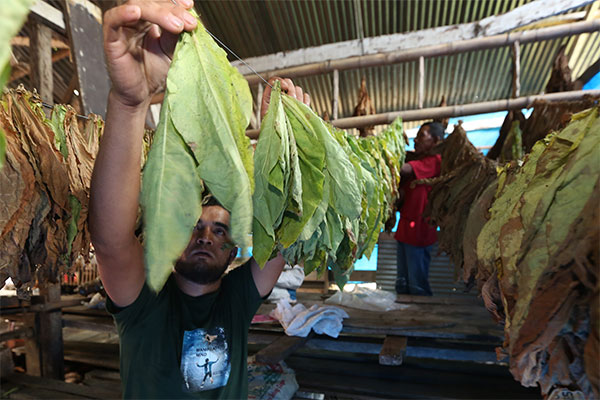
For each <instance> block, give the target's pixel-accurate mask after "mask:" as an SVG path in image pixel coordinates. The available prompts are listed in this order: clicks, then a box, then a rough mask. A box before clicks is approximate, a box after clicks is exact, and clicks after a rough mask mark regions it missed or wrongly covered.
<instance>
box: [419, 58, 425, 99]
mask: <svg viewBox="0 0 600 400" xmlns="http://www.w3.org/2000/svg"><path fill="white" fill-rule="evenodd" d="M423 97H425V57H422V56H421V57H419V108H423Z"/></svg>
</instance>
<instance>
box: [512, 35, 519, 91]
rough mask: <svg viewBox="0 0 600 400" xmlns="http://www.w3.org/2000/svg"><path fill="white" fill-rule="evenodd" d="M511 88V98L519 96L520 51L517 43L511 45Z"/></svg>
mask: <svg viewBox="0 0 600 400" xmlns="http://www.w3.org/2000/svg"><path fill="white" fill-rule="evenodd" d="M512 55H513V87H512V97H513V98H517V97H519V96H520V95H521V49H520V46H519V41H516V42H514V43H513V46H512Z"/></svg>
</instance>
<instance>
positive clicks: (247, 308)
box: [224, 261, 264, 325]
mask: <svg viewBox="0 0 600 400" xmlns="http://www.w3.org/2000/svg"><path fill="white" fill-rule="evenodd" d="M224 280H226V282H227V283H226V285H227V290H228V291H230V295H231V298H232V302H233V303H234V304H233V306H234V309H237V310H241V314H242V317H243V318H244V321H245V322H246V323H247V325H250V322H251V321H252V317H253V316H254V314H256V311H257V310H258V307H260V305H261V304H262V302H263V300H264V299H263V298H262V297H260V293H258V289H257V288H256V284H255V283H254V277H253V276H252V270H251V268H250V261H248V262H246V263H245V264H243V265H242V266H240V267H238V268H236V269H234V270H232V271H231V272H229V274H227V276H226V277H225V278H224Z"/></svg>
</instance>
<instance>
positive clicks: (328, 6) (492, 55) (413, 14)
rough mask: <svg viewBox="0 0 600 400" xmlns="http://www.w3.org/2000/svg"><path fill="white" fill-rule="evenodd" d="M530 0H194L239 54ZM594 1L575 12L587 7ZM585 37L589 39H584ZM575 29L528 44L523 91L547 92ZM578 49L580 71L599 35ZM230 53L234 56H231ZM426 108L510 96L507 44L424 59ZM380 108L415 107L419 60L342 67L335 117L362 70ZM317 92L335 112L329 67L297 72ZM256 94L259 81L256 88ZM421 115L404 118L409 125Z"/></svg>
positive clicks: (352, 101)
mask: <svg viewBox="0 0 600 400" xmlns="http://www.w3.org/2000/svg"><path fill="white" fill-rule="evenodd" d="M530 1H531V0H497V1H479V0H457V1H446V0H427V1H387V0H378V1H376V0H368V1H364V0H354V1H317V0H312V1H308V0H306V1H298V0H290V1H226V2H215V1H196V8H197V9H198V11H199V12H200V14H201V15H202V18H203V21H204V23H205V25H206V27H207V28H208V29H209V30H210V31H211V32H212V33H213V34H215V35H216V36H217V37H219V38H220V39H221V40H222V41H223V42H224V43H226V45H227V46H228V47H230V48H231V49H232V50H233V51H234V52H235V53H236V54H237V55H239V56H240V57H242V58H248V57H255V56H260V55H266V54H271V53H276V52H280V51H290V50H296V49H300V48H304V47H310V46H319V45H323V44H327V43H333V42H340V41H347V40H353V39H360V38H362V37H371V36H380V35H386V34H394V33H403V32H409V31H416V30H422V29H428V28H432V27H437V26H444V25H454V24H460V23H467V22H473V21H478V20H481V19H483V18H485V17H488V16H492V15H497V14H502V13H505V12H508V11H510V10H512V9H514V8H516V7H519V6H522V5H524V4H526V3H529V2H530ZM591 7H592V4H590V5H588V6H586V7H582V8H579V9H575V10H572V11H571V13H577V12H581V11H587V10H589V9H590V8H591ZM586 36H587V38H585V37H586ZM577 38H578V37H577V36H574V37H571V38H562V39H556V40H551V41H545V42H538V43H531V44H526V45H523V46H522V48H521V71H522V72H521V73H522V78H521V94H522V95H529V94H537V93H540V92H542V91H543V89H544V87H545V84H546V82H547V80H548V78H549V76H550V68H551V66H552V61H553V59H554V56H555V55H556V54H557V52H558V49H559V48H560V47H561V46H562V45H564V44H566V45H567V50H568V51H570V48H571V47H573V46H574V43H575V42H576V41H577ZM579 40H580V41H583V42H584V43H583V44H582V45H581V46H582V49H581V51H580V54H577V55H576V56H577V60H575V61H574V62H573V63H572V64H573V65H574V66H575V68H574V71H573V72H574V76H579V75H580V74H581V73H583V72H584V71H585V70H586V69H587V68H588V67H589V66H590V65H592V64H593V63H594V62H595V61H596V60H598V58H600V53H599V52H600V50H599V49H600V42H599V41H600V35H599V34H598V33H594V34H591V35H580V39H579ZM230 59H231V60H234V57H231V56H230ZM425 74H426V77H425V98H424V104H423V106H424V107H434V106H437V105H438V104H439V103H440V101H441V97H442V96H443V95H445V96H446V100H447V102H448V104H449V105H453V104H468V103H472V102H480V101H487V100H496V99H501V98H506V97H509V96H510V94H511V82H512V61H511V51H510V49H509V48H501V49H493V50H482V51H476V52H470V53H465V54H459V55H453V56H446V57H438V58H431V59H426V60H425ZM362 76H365V77H366V80H367V89H368V91H369V95H370V96H371V98H372V100H373V102H374V104H375V108H376V110H377V112H378V113H382V112H390V111H399V110H408V109H416V108H418V62H409V63H405V64H398V65H391V66H384V67H377V68H365V69H360V70H352V71H341V72H340V80H339V89H340V101H339V108H338V116H339V117H340V118H342V117H349V116H351V115H352V112H353V110H354V107H355V105H356V103H357V101H358V89H359V87H360V81H361V77H362ZM295 81H296V82H297V83H298V84H300V85H301V86H303V87H304V88H305V89H306V90H307V91H308V92H309V93H310V94H311V96H312V99H313V108H314V109H315V111H317V113H319V114H320V115H323V113H324V112H325V111H327V113H328V114H329V115H331V114H332V109H331V104H332V74H327V75H321V76H312V77H306V78H296V79H295ZM253 91H254V93H255V94H256V88H253ZM418 123H419V122H413V123H407V127H412V126H414V125H416V124H418Z"/></svg>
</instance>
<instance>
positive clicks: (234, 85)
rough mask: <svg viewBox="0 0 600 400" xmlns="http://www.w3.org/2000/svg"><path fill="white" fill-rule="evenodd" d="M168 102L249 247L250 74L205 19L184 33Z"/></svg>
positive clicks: (203, 174) (235, 234) (238, 239)
mask: <svg viewBox="0 0 600 400" xmlns="http://www.w3.org/2000/svg"><path fill="white" fill-rule="evenodd" d="M165 102H166V103H167V104H168V105H169V109H170V110H171V118H172V121H173V124H174V126H175V128H176V129H177V131H178V132H179V134H180V135H181V137H182V138H183V140H184V141H185V143H186V144H187V146H188V147H189V148H190V149H191V151H192V152H193V154H194V157H195V159H196V162H197V163H198V174H199V175H200V178H202V179H203V180H204V183H205V185H206V186H207V187H208V189H209V191H210V192H211V193H212V194H213V195H214V196H215V197H216V199H217V200H218V201H219V202H220V203H221V204H222V205H223V206H224V207H225V208H226V209H227V210H229V211H230V213H231V236H232V239H233V240H234V242H235V243H236V244H238V245H240V246H243V247H247V246H249V244H250V233H251V231H252V218H253V217H252V191H253V187H252V185H253V176H254V173H253V160H252V152H251V147H250V140H249V139H248V137H246V135H245V130H246V127H247V126H248V123H249V121H250V115H251V113H252V95H251V93H250V88H249V86H248V84H247V82H246V80H245V79H244V78H243V77H242V76H241V75H240V73H239V72H238V71H237V69H236V68H234V67H232V66H231V65H230V63H229V61H228V60H227V56H226V54H225V52H224V51H223V50H222V49H221V48H220V47H219V46H218V45H217V44H216V43H215V42H214V41H213V40H212V38H211V37H210V36H209V35H208V33H207V32H206V30H205V29H204V27H203V26H202V24H201V23H200V22H199V23H198V27H197V28H196V30H195V31H193V32H192V33H184V34H182V35H181V37H180V40H179V43H178V45H177V48H176V50H175V54H174V56H173V63H172V66H171V69H170V70H169V74H168V77H167V93H166V97H165Z"/></svg>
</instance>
